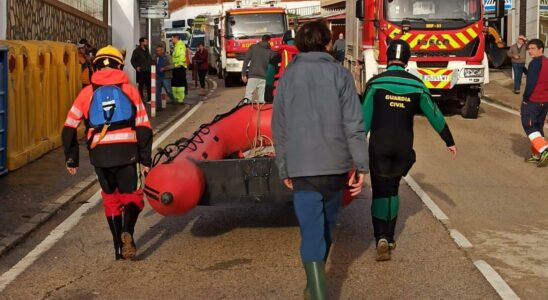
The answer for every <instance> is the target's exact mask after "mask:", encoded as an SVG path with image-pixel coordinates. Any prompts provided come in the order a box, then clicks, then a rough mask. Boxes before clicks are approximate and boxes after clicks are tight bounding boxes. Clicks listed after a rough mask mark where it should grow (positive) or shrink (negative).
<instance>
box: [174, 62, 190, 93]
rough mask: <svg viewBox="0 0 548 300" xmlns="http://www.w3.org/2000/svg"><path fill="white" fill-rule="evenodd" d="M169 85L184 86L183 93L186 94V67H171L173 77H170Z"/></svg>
mask: <svg viewBox="0 0 548 300" xmlns="http://www.w3.org/2000/svg"><path fill="white" fill-rule="evenodd" d="M171 87H184V88H185V95H187V94H188V82H187V80H186V68H185V67H179V68H175V69H173V78H172V79H171Z"/></svg>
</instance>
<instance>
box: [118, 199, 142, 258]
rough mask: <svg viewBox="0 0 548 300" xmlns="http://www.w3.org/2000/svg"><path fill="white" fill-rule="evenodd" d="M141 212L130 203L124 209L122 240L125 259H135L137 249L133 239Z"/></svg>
mask: <svg viewBox="0 0 548 300" xmlns="http://www.w3.org/2000/svg"><path fill="white" fill-rule="evenodd" d="M140 212H141V210H140V209H139V207H137V205H135V204H134V203H129V204H128V205H126V206H125V207H124V226H123V232H122V235H121V240H122V255H123V257H124V258H125V259H133V258H135V254H136V253H137V248H136V247H135V240H134V239H133V233H134V231H135V224H136V223H137V218H138V217H139V213H140Z"/></svg>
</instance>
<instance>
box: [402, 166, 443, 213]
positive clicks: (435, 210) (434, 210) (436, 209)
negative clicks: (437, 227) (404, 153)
mask: <svg viewBox="0 0 548 300" xmlns="http://www.w3.org/2000/svg"><path fill="white" fill-rule="evenodd" d="M403 180H405V182H407V185H409V187H410V188H411V189H412V190H413V191H414V192H415V193H416V194H417V196H419V198H421V200H422V202H423V203H424V205H426V207H428V209H429V210H430V211H431V212H432V214H433V215H434V217H436V219H438V220H439V221H441V222H442V223H446V222H447V221H449V218H448V217H447V215H446V214H445V213H444V212H443V211H442V210H441V209H440V208H439V207H438V206H437V205H436V203H434V201H432V199H431V198H430V196H428V194H427V193H426V192H425V191H424V190H423V189H422V188H421V187H420V186H419V185H418V184H417V182H416V181H415V179H413V177H411V175H407V176H405V177H404V178H403Z"/></svg>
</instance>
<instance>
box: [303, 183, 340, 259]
mask: <svg viewBox="0 0 548 300" xmlns="http://www.w3.org/2000/svg"><path fill="white" fill-rule="evenodd" d="M342 195H343V191H342V190H341V191H338V192H335V193H332V194H331V196H330V198H329V199H324V198H323V196H322V194H321V193H319V192H317V191H305V190H303V191H294V192H293V206H294V208H295V214H296V215H297V220H298V221H299V226H300V230H301V259H302V261H303V262H321V261H324V260H325V259H327V254H328V251H329V247H330V246H331V231H332V230H333V227H334V226H335V222H336V221H337V214H338V212H339V209H340V207H341V201H342Z"/></svg>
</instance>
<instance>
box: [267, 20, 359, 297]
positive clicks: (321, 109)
mask: <svg viewBox="0 0 548 300" xmlns="http://www.w3.org/2000/svg"><path fill="white" fill-rule="evenodd" d="M296 42H297V47H298V48H299V50H300V51H301V53H300V54H297V55H296V56H295V57H294V58H293V60H292V62H291V64H289V66H288V67H287V70H286V71H285V73H284V75H283V77H282V78H281V79H280V81H279V84H278V88H277V92H276V96H275V97H274V111H273V113H272V134H273V137H274V147H275V149H276V164H277V166H278V169H279V173H280V177H281V178H282V179H283V182H284V184H285V185H286V186H287V187H288V188H289V189H292V190H293V206H294V208H295V214H296V215H297V220H298V221H299V226H300V230H301V260H302V262H303V265H304V268H305V272H306V278H307V284H306V289H305V297H306V298H308V299H310V298H311V299H314V300H323V299H325V297H326V288H325V262H326V260H327V256H328V254H329V248H330V246H331V230H332V229H333V227H334V226H335V222H336V219H337V214H338V211H339V209H340V207H341V201H342V195H343V191H344V189H345V184H346V183H348V185H349V186H350V192H351V193H352V195H354V196H355V195H357V194H359V193H360V191H361V189H362V184H363V179H364V177H365V173H366V172H367V171H368V170H369V167H368V161H367V143H366V141H365V130H364V127H363V126H364V125H363V119H362V113H361V111H360V100H359V98H358V93H357V92H356V88H355V86H354V80H353V79H352V75H351V74H350V72H349V71H348V70H347V69H345V68H343V67H342V66H341V65H340V64H339V63H338V62H337V61H336V60H335V59H334V58H333V57H332V56H331V55H329V54H328V53H326V52H328V51H329V50H331V49H330V48H331V31H330V30H329V28H328V27H327V25H326V24H325V23H324V22H322V21H315V22H311V23H307V24H305V25H304V26H303V27H302V28H301V29H300V30H299V32H298V33H297V37H296ZM353 167H354V168H356V170H357V172H356V173H357V176H356V173H354V174H353V175H352V177H351V178H350V180H348V172H349V171H350V170H351V169H352V168H353Z"/></svg>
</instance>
